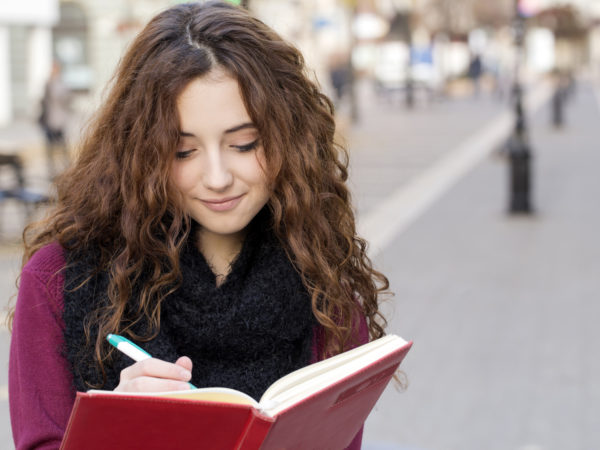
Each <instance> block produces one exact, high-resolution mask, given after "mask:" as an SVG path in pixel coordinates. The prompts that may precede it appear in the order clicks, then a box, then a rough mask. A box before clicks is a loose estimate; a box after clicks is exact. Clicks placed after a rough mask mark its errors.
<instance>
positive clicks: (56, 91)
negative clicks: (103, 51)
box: [39, 61, 71, 178]
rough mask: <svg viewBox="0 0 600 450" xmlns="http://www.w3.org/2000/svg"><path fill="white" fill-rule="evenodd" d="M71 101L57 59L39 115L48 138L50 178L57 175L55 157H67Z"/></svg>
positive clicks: (47, 150) (47, 149)
mask: <svg viewBox="0 0 600 450" xmlns="http://www.w3.org/2000/svg"><path fill="white" fill-rule="evenodd" d="M70 101H71V93H70V91H69V89H68V88H67V86H66V85H65V84H64V83H63V81H62V78H61V67H60V64H59V63H58V62H56V61H55V62H54V63H53V65H52V71H51V73H50V78H49V79H48V82H47V83H46V86H45V89H44V96H43V97H42V101H41V105H40V109H41V111H40V116H39V123H40V125H41V127H42V129H43V131H44V136H45V138H46V163H47V166H48V173H49V176H50V178H52V177H54V176H55V175H56V166H55V163H56V161H55V159H56V158H57V157H62V158H64V159H66V158H67V147H66V142H65V130H66V127H67V124H68V121H69V109H70Z"/></svg>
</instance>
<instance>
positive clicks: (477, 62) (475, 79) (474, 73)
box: [469, 54, 483, 97]
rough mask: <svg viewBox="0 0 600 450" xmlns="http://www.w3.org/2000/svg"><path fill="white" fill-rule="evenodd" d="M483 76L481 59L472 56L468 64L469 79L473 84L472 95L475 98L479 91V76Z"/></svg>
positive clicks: (477, 56)
mask: <svg viewBox="0 0 600 450" xmlns="http://www.w3.org/2000/svg"><path fill="white" fill-rule="evenodd" d="M482 74H483V65H482V63H481V57H480V56H479V55H477V54H476V55H474V56H473V57H472V58H471V62H470V63H469V78H470V79H471V82H472V84H473V93H474V95H475V97H478V96H479V92H480V89H481V86H480V84H481V75H482Z"/></svg>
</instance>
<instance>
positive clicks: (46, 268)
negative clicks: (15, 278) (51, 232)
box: [23, 242, 66, 275]
mask: <svg viewBox="0 0 600 450" xmlns="http://www.w3.org/2000/svg"><path fill="white" fill-rule="evenodd" d="M65 264H66V263H65V252H64V249H63V248H62V246H61V245H60V244H59V243H58V242H51V243H49V244H46V245H44V246H43V247H42V248H40V249H39V250H37V251H36V252H35V253H34V254H33V256H32V257H31V258H30V259H29V261H27V263H26V264H25V266H24V267H23V271H24V272H30V273H37V274H44V275H54V274H56V273H58V272H60V271H61V270H62V269H64V267H65Z"/></svg>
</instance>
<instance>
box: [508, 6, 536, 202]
mask: <svg viewBox="0 0 600 450" xmlns="http://www.w3.org/2000/svg"><path fill="white" fill-rule="evenodd" d="M515 13H516V15H515V24H514V26H515V44H516V49H517V61H516V68H515V80H514V87H513V98H514V107H515V128H514V132H513V135H512V136H511V138H510V140H509V142H508V150H509V159H510V206H509V211H510V212H511V213H530V212H532V208H531V201H530V191H531V148H530V146H529V139H528V136H527V124H526V120H525V112H524V111H523V89H522V86H521V80H520V66H521V59H522V55H523V44H524V40H525V18H524V17H523V15H522V14H521V12H520V10H519V0H515Z"/></svg>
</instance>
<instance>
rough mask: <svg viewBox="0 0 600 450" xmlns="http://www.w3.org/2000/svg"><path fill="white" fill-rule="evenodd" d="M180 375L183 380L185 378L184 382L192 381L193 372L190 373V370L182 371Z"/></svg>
mask: <svg viewBox="0 0 600 450" xmlns="http://www.w3.org/2000/svg"><path fill="white" fill-rule="evenodd" d="M179 373H180V376H181V378H183V379H184V380H191V379H192V372H190V371H189V370H182V371H180V372H179Z"/></svg>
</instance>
